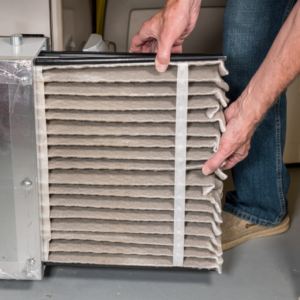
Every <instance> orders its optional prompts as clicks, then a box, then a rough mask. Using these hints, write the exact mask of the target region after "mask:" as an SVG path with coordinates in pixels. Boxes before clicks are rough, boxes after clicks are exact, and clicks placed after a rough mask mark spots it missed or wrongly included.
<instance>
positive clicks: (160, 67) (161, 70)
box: [155, 62, 168, 73]
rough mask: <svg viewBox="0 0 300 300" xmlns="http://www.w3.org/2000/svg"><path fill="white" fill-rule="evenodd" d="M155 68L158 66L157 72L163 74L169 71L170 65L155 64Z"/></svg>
mask: <svg viewBox="0 0 300 300" xmlns="http://www.w3.org/2000/svg"><path fill="white" fill-rule="evenodd" d="M155 66H156V70H157V71H158V72H161V73H162V72H165V71H166V70H167V67H168V65H162V64H160V63H158V62H156V63H155Z"/></svg>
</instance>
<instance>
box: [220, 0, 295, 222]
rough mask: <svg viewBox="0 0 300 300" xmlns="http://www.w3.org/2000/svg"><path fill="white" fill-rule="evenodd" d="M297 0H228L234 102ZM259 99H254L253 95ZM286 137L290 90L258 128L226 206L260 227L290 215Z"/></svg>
mask: <svg viewBox="0 0 300 300" xmlns="http://www.w3.org/2000/svg"><path fill="white" fill-rule="evenodd" d="M295 2H296V0H228V2H227V6H226V10H225V15H224V31H223V35H224V46H223V52H224V54H225V55H227V61H226V67H227V68H228V70H229V75H228V76H226V77H225V81H226V82H227V83H228V84H229V87H230V91H229V92H228V94H227V96H228V97H229V99H230V100H231V101H235V100H236V99H237V98H238V97H239V96H240V95H241V93H242V92H243V90H244V89H245V88H246V86H247V85H248V83H249V81H250V80H251V78H252V76H253V75H254V74H255V72H256V71H257V69H258V68H259V66H260V65H261V63H262V62H263V60H264V58H265V57H266V55H267V53H268V51H269V49H270V47H271V45H272V43H273V41H274V39H275V38H276V35H277V34H278V32H279V30H280V28H281V26H282V24H283V23H284V21H285V20H286V18H287V17H288V15H289V13H290V11H291V10H292V8H293V6H294V4H295ZM253 101H255V99H253ZM285 136H286V94H285V92H284V93H282V95H281V96H280V97H279V98H278V99H277V100H276V102H275V104H274V105H273V106H272V107H271V109H270V110H269V111H268V113H267V115H266V116H265V117H264V119H263V121H262V122H261V123H260V125H259V126H258V128H257V129H256V131H255V133H254V135H253V137H252V140H251V149H250V151H249V155H248V157H247V158H246V159H245V160H243V161H242V162H240V163H238V164H237V165H236V166H235V167H234V168H233V169H232V176H233V180H234V184H235V187H236V190H235V191H233V192H228V193H227V195H226V204H225V207H224V210H225V211H227V212H230V213H232V214H234V215H236V216H237V217H240V218H242V219H245V220H247V221H249V222H252V223H256V224H259V225H267V226H273V225H276V224H278V223H280V222H281V221H282V220H283V219H284V218H285V216H286V215H287V201H286V194H287V192H288V188H289V184H290V179H289V174H288V171H287V169H286V167H285V165H284V163H283V160H282V156H283V150H284V144H285Z"/></svg>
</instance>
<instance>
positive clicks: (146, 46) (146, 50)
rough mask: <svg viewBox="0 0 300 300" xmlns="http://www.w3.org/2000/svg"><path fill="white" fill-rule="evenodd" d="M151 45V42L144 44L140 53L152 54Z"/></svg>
mask: <svg viewBox="0 0 300 300" xmlns="http://www.w3.org/2000/svg"><path fill="white" fill-rule="evenodd" d="M152 44H153V40H152V41H149V42H146V43H145V44H144V45H143V46H142V52H143V53H152Z"/></svg>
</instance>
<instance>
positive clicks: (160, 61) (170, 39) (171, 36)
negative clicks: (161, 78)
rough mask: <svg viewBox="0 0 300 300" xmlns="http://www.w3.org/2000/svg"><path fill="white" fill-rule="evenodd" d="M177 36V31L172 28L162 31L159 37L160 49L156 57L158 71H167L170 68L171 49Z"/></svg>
mask: <svg viewBox="0 0 300 300" xmlns="http://www.w3.org/2000/svg"><path fill="white" fill-rule="evenodd" d="M171 30H172V29H171ZM177 38H178V37H177V36H176V33H175V32H174V31H170V29H164V30H163V31H162V33H161V35H160V38H159V39H158V51H157V54H156V58H155V66H156V69H157V71H158V72H165V71H166V69H167V68H168V65H169V63H170V56H171V50H172V47H173V45H174V43H175V41H176V40H177Z"/></svg>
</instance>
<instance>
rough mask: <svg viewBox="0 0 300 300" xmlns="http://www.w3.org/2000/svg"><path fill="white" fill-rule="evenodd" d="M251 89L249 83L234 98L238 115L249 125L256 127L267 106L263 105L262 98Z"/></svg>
mask: <svg viewBox="0 0 300 300" xmlns="http://www.w3.org/2000/svg"><path fill="white" fill-rule="evenodd" d="M253 91H254V90H253V89H251V83H249V85H248V86H247V87H246V89H245V90H244V92H243V93H242V94H241V96H240V97H239V98H238V99H237V100H236V104H237V110H238V112H237V113H238V115H239V116H240V118H242V119H243V121H244V122H246V123H248V124H249V126H251V125H252V126H253V127H256V126H257V124H258V123H259V122H260V121H261V119H262V118H263V116H264V115H265V113H266V112H267V110H268V108H267V107H266V106H265V104H264V101H263V99H260V97H259V95H255V94H254V92H253Z"/></svg>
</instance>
